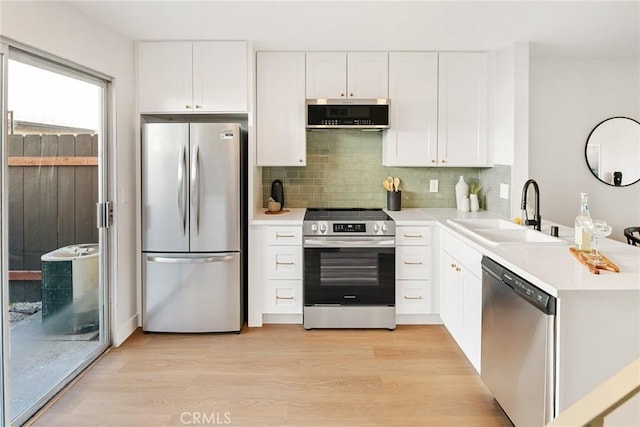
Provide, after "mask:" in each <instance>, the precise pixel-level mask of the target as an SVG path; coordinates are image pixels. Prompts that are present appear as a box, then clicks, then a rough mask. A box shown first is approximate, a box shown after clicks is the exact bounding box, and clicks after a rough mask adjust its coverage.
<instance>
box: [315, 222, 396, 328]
mask: <svg viewBox="0 0 640 427" xmlns="http://www.w3.org/2000/svg"><path fill="white" fill-rule="evenodd" d="M303 234H304V327H305V329H313V328H387V329H395V327H396V310H395V224H394V222H393V220H392V219H391V218H390V217H389V216H388V215H387V214H386V213H384V212H383V211H382V210H381V209H307V213H306V215H305V218H304V223H303Z"/></svg>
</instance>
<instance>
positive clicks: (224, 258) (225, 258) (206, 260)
mask: <svg viewBox="0 0 640 427" xmlns="http://www.w3.org/2000/svg"><path fill="white" fill-rule="evenodd" d="M232 260H233V256H232V255H214V256H205V257H200V258H182V257H177V258H174V257H163V256H148V257H147V261H149V262H159V263H163V264H210V263H213V262H229V261H232Z"/></svg>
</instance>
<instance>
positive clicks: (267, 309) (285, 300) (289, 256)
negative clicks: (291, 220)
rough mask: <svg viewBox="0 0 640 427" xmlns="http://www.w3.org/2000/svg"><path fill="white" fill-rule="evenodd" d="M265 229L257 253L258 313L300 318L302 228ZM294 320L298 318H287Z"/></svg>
mask: <svg viewBox="0 0 640 427" xmlns="http://www.w3.org/2000/svg"><path fill="white" fill-rule="evenodd" d="M265 229H266V232H265V233H264V236H265V238H264V240H263V247H262V248H261V250H260V252H261V258H262V262H263V264H262V272H261V273H262V274H261V277H262V278H263V282H262V291H263V293H262V313H263V314H264V315H290V314H295V315H300V316H302V227H299V226H281V227H277V226H267V227H265ZM267 320H268V319H265V322H266V323H269V322H268V321H267ZM297 320H301V318H300V319H290V321H294V322H295V321H297ZM279 321H282V319H280V320H279Z"/></svg>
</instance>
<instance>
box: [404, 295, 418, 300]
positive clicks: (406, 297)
mask: <svg viewBox="0 0 640 427" xmlns="http://www.w3.org/2000/svg"><path fill="white" fill-rule="evenodd" d="M404 299H422V297H421V296H420V297H408V296H406V295H405V296H404Z"/></svg>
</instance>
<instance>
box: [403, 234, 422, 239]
mask: <svg viewBox="0 0 640 427" xmlns="http://www.w3.org/2000/svg"><path fill="white" fill-rule="evenodd" d="M403 236H404V237H406V238H407V239H422V234H403Z"/></svg>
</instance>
